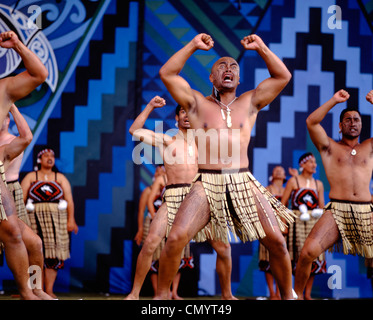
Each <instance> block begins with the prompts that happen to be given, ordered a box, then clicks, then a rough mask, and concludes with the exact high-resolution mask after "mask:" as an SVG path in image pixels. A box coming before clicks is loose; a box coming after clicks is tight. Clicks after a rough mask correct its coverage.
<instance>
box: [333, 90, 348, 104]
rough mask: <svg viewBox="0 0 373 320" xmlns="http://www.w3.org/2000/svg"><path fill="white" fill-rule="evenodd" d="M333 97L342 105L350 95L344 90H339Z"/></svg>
mask: <svg viewBox="0 0 373 320" xmlns="http://www.w3.org/2000/svg"><path fill="white" fill-rule="evenodd" d="M333 97H334V99H335V100H336V102H337V103H342V102H345V101H347V100H348V99H349V98H350V95H349V93H348V92H347V91H346V90H343V89H341V90H339V91H337V92H336V93H335V94H334V96H333Z"/></svg>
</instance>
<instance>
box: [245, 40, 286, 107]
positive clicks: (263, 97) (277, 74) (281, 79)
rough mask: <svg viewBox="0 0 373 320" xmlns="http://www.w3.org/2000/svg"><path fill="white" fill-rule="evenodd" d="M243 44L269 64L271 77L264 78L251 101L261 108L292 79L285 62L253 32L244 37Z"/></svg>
mask: <svg viewBox="0 0 373 320" xmlns="http://www.w3.org/2000/svg"><path fill="white" fill-rule="evenodd" d="M241 44H242V46H243V47H244V49H245V50H255V51H256V52H257V53H258V54H259V55H260V56H261V57H262V59H263V60H264V62H265V64H266V65H267V68H268V72H269V74H270V77H269V78H267V79H265V80H263V81H262V82H261V83H260V84H259V85H258V86H257V87H256V88H255V89H254V92H253V96H252V99H251V103H252V104H253V105H254V106H255V107H256V108H258V109H259V110H260V109H262V108H264V107H265V106H266V105H268V104H269V103H271V102H272V101H273V100H274V99H275V98H276V97H277V96H278V94H279V93H280V92H281V91H282V89H284V88H285V86H286V85H287V84H288V83H289V81H290V79H291V73H290V72H289V70H288V69H287V67H286V66H285V64H284V63H283V62H282V61H281V59H280V58H278V57H277V56H276V55H275V54H274V53H273V52H272V51H271V50H270V49H269V48H268V47H267V46H266V45H265V43H264V42H263V40H262V39H261V38H260V37H259V36H257V35H255V34H253V35H249V36H246V37H244V38H243V39H242V40H241Z"/></svg>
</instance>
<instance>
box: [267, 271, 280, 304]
mask: <svg viewBox="0 0 373 320" xmlns="http://www.w3.org/2000/svg"><path fill="white" fill-rule="evenodd" d="M264 275H265V279H266V282H267V286H268V289H269V300H280V299H281V297H280V293H279V292H278V290H277V289H278V287H277V284H276V283H275V280H274V278H273V275H272V273H271V272H265V273H264Z"/></svg>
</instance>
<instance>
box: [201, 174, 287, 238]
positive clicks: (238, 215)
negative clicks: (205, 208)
mask: <svg viewBox="0 0 373 320" xmlns="http://www.w3.org/2000/svg"><path fill="white" fill-rule="evenodd" d="M194 181H201V182H202V185H203V187H204V189H205V193H206V196H207V200H208V202H209V204H210V214H211V222H210V223H211V233H212V235H211V236H212V239H214V240H221V241H223V242H225V243H228V242H229V240H230V235H229V231H231V232H232V233H233V236H234V238H235V239H236V240H237V236H238V237H239V238H240V239H241V240H242V241H243V242H246V241H253V240H257V239H259V238H264V237H265V236H266V234H265V232H264V229H263V226H262V224H261V223H260V220H259V216H258V208H257V206H256V202H257V203H258V204H259V205H260V207H261V208H260V210H263V212H264V214H265V215H266V216H267V219H268V222H269V223H270V225H271V226H272V227H273V225H272V222H271V220H270V219H269V217H268V213H267V212H266V210H265V208H264V206H263V204H262V202H261V200H260V198H259V197H258V196H257V195H256V193H261V194H262V195H263V196H264V199H265V200H266V201H268V203H269V204H270V206H271V207H272V210H273V213H274V216H275V217H276V220H277V224H278V226H279V228H280V229H281V231H284V230H285V228H286V225H287V224H289V223H293V222H294V219H293V217H294V214H293V213H292V211H291V210H289V209H288V208H287V207H285V206H284V205H283V204H282V203H281V202H280V201H279V200H277V199H276V198H275V197H274V196H273V195H272V194H271V193H270V192H269V191H268V190H267V189H266V188H265V187H263V186H262V185H261V184H260V183H259V181H257V180H256V179H255V178H254V176H253V175H252V174H251V173H250V172H249V170H248V169H240V170H239V171H238V170H235V171H228V170H224V171H220V170H199V174H197V176H196V177H195V178H194ZM228 198H229V199H228ZM232 207H233V210H231V211H234V212H231V211H230V209H232ZM282 219H283V220H284V221H283V220H282Z"/></svg>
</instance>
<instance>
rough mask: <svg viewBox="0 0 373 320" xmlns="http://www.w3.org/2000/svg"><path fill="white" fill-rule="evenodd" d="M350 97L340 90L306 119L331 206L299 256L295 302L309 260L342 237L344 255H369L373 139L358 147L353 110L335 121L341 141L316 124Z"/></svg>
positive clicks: (372, 247) (372, 244)
mask: <svg viewBox="0 0 373 320" xmlns="http://www.w3.org/2000/svg"><path fill="white" fill-rule="evenodd" d="M349 97H350V95H349V94H348V92H347V91H345V90H339V91H338V92H336V93H335V94H334V96H333V97H332V98H331V99H330V100H328V101H327V102H325V103H324V104H323V105H322V106H321V107H319V108H318V109H316V110H315V111H314V112H312V113H311V114H310V115H309V116H308V118H307V120H306V121H307V128H308V131H309V133H310V137H311V139H312V142H313V143H314V145H315V146H316V148H317V150H319V152H320V155H321V159H322V163H323V165H324V169H325V173H326V177H327V179H328V181H329V184H330V192H329V198H330V202H329V203H328V204H327V205H326V207H325V208H324V214H323V215H322V216H321V218H320V220H319V221H318V222H317V223H316V224H315V226H314V227H313V229H312V231H311V232H310V234H309V235H308V237H307V239H306V242H305V244H304V246H303V249H302V251H301V254H300V257H299V261H298V264H297V269H296V271H295V282H294V290H295V292H296V293H297V294H298V298H299V299H302V298H303V290H304V288H305V284H306V281H307V279H308V277H309V274H310V270H311V264H312V261H313V260H314V259H316V258H317V257H318V256H319V255H320V254H321V253H322V252H324V251H325V250H327V249H328V248H331V247H332V246H333V245H337V249H338V246H339V243H337V242H338V241H339V240H340V239H341V240H342V244H343V252H344V254H349V253H351V254H358V255H362V256H365V257H367V258H372V257H373V214H372V211H373V205H372V202H371V194H370V188H369V185H370V179H371V177H372V169H373V138H370V139H367V140H365V141H363V142H361V143H359V136H360V133H361V129H362V122H361V115H360V112H359V111H357V110H356V109H351V108H347V109H344V110H342V112H341V114H340V122H339V129H340V132H341V133H342V139H341V141H339V142H336V141H334V140H333V139H331V138H330V137H328V135H327V134H326V132H325V130H324V128H323V127H322V126H321V124H320V123H321V121H322V120H323V119H324V118H325V116H326V115H327V114H328V112H329V111H330V110H331V109H332V108H333V107H334V106H335V105H337V104H338V103H342V102H345V101H347V100H348V99H349ZM366 99H367V100H368V101H369V102H370V103H372V104H373V91H371V92H369V93H368V94H367V96H366Z"/></svg>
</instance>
